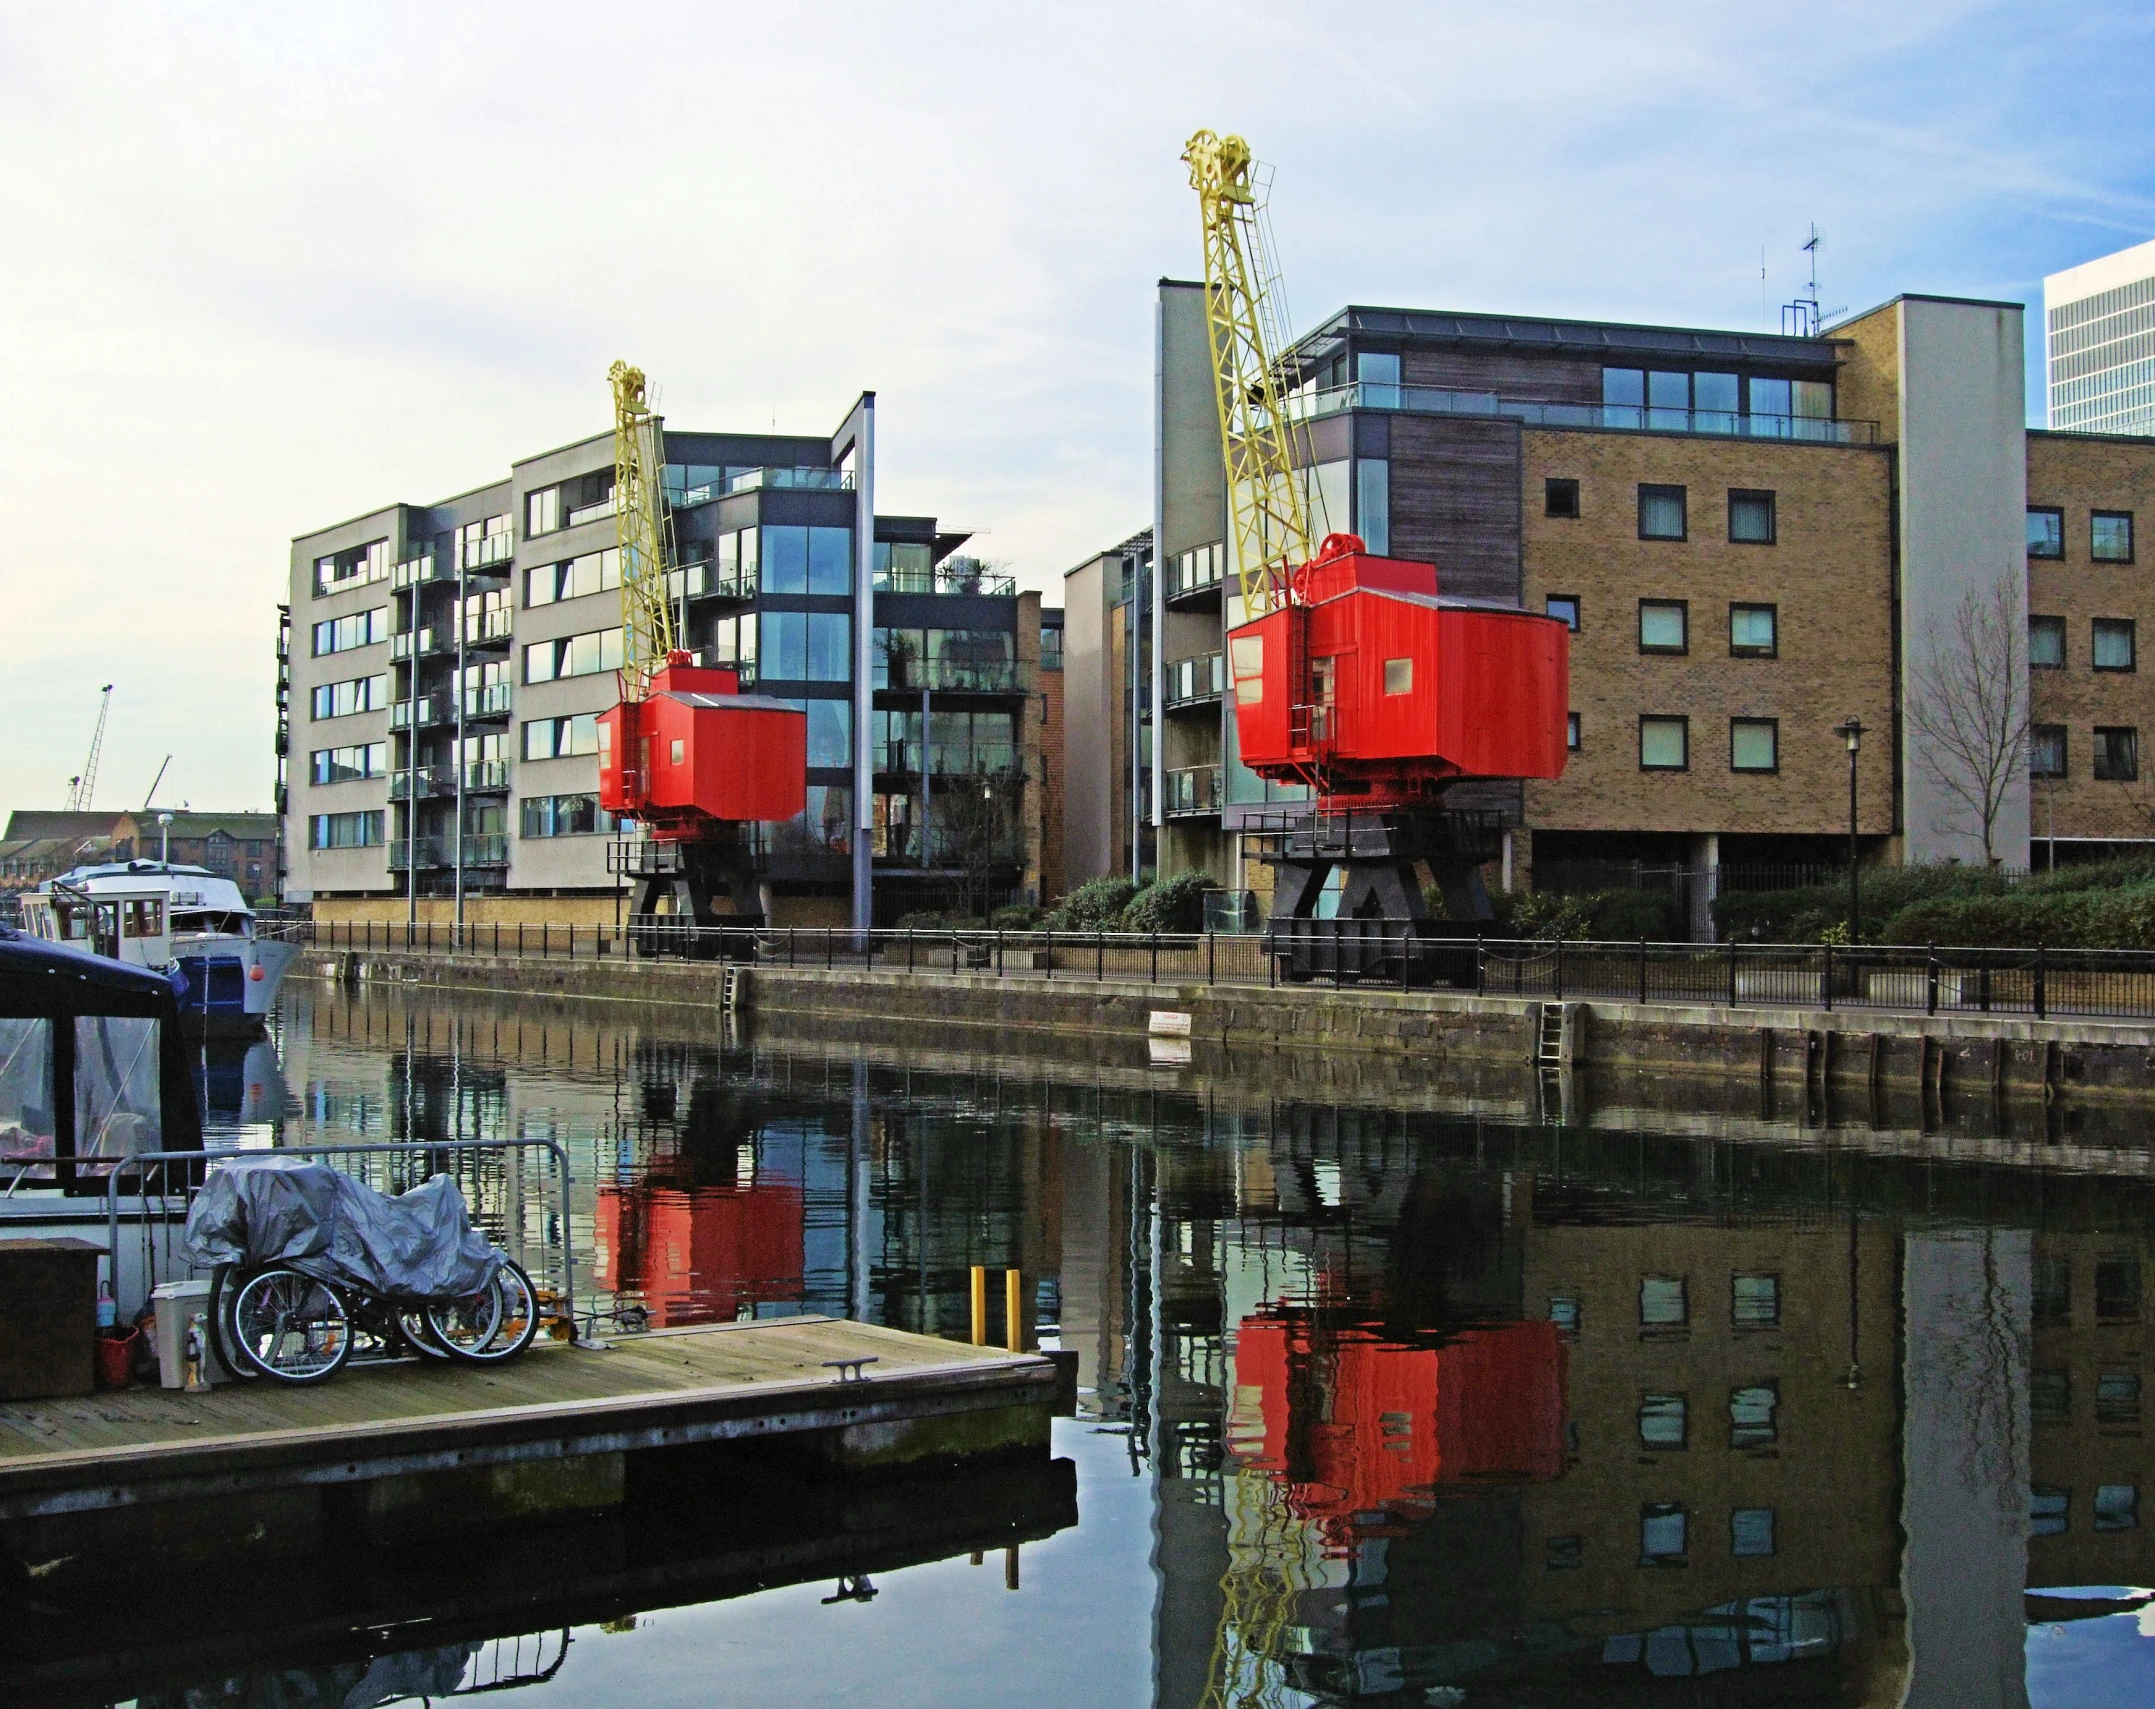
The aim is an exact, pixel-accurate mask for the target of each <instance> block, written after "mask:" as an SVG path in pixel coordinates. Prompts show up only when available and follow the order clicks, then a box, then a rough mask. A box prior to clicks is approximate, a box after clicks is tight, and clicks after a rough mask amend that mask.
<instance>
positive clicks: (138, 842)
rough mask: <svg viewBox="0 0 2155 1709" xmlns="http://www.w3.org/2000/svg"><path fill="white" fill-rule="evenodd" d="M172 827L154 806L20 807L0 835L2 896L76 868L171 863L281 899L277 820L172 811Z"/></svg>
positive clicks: (257, 896)
mask: <svg viewBox="0 0 2155 1709" xmlns="http://www.w3.org/2000/svg"><path fill="white" fill-rule="evenodd" d="M170 817H171V821H172V822H171V823H170V824H169V825H160V824H159V823H158V812H157V810H156V809H154V808H147V807H139V808H134V809H131V810H129V811H126V812H121V813H114V812H109V811H107V812H74V811H68V810H43V809H35V808H17V809H16V810H15V811H14V812H12V813H10V814H9V815H8V823H7V829H6V831H5V832H4V833H0V894H13V893H17V892H20V891H24V890H34V889H36V888H37V886H38V885H39V884H41V883H43V882H44V881H45V880H46V879H48V878H53V877H57V876H58V875H59V874H61V873H63V872H66V871H68V870H70V869H71V868H73V867H78V866H89V865H94V864H97V863H100V862H104V861H117V860H158V859H161V858H165V857H166V856H167V855H168V854H169V858H170V859H171V861H172V863H173V864H174V865H175V866H199V867H203V868H205V869H207V870H208V871H210V872H214V873H216V874H217V875H218V876H219V877H221V878H229V879H231V880H232V882H233V883H235V884H237V885H238V886H239V888H240V893H241V894H242V895H244V896H246V897H248V898H250V899H252V900H255V901H274V900H275V899H276V895H277V851H278V845H277V829H278V821H277V815H276V814H274V813H195V812H190V811H186V810H182V809H174V810H173V811H172V813H171V815H170Z"/></svg>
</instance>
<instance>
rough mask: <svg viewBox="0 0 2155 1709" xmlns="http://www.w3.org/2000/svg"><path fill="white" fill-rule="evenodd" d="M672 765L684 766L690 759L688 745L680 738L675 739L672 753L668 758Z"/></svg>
mask: <svg viewBox="0 0 2155 1709" xmlns="http://www.w3.org/2000/svg"><path fill="white" fill-rule="evenodd" d="M666 757H667V763H668V764H670V765H682V764H684V763H686V761H687V759H688V743H687V741H686V740H684V739H683V738H682V737H680V736H676V737H674V739H673V745H672V751H671V752H670V753H669V754H668V755H667V756H666Z"/></svg>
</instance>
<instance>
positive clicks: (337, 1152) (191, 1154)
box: [98, 1137, 576, 1340]
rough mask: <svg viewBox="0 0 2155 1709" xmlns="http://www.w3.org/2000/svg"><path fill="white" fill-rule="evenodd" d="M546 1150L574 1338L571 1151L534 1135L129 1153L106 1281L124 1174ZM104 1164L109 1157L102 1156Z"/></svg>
mask: <svg viewBox="0 0 2155 1709" xmlns="http://www.w3.org/2000/svg"><path fill="white" fill-rule="evenodd" d="M524 1150H538V1151H545V1152H548V1153H550V1154H551V1155H552V1157H553V1160H554V1171H555V1174H556V1176H557V1177H558V1178H559V1181H560V1184H561V1206H560V1213H559V1215H558V1217H557V1218H556V1223H557V1226H558V1227H559V1228H560V1230H561V1309H562V1313H563V1315H564V1316H565V1317H566V1318H567V1320H568V1323H569V1333H570V1338H571V1339H572V1340H573V1339H574V1338H575V1334H576V1249H575V1234H574V1231H573V1227H572V1219H571V1217H570V1215H569V1186H570V1171H569V1154H568V1151H567V1149H566V1148H565V1147H564V1146H563V1145H562V1144H561V1142H560V1141H559V1140H555V1139H530V1138H523V1137H519V1138H516V1139H398V1140H386V1141H374V1142H370V1143H368V1144H364V1145H281V1146H278V1147H276V1148H275V1149H274V1150H272V1151H208V1150H204V1151H137V1152H134V1153H132V1154H131V1155H129V1156H126V1157H116V1158H112V1159H109V1161H110V1162H111V1164H112V1166H113V1167H112V1172H111V1173H110V1174H109V1175H108V1176H107V1177H106V1180H105V1230H106V1251H105V1263H106V1266H107V1279H108V1280H110V1282H111V1283H112V1290H113V1293H114V1294H115V1295H117V1294H118V1293H119V1282H120V1262H119V1261H120V1191H119V1188H120V1178H121V1176H123V1175H125V1174H126V1173H127V1172H128V1171H129V1170H135V1171H137V1172H139V1171H141V1170H142V1169H144V1168H145V1167H147V1166H149V1165H151V1164H171V1163H188V1164H202V1165H204V1173H205V1174H206V1173H207V1172H208V1170H209V1169H210V1168H214V1167H216V1166H218V1165H220V1164H230V1163H233V1162H236V1161H242V1160H246V1159H251V1158H259V1157H347V1156H354V1155H358V1154H361V1153H384V1152H412V1151H425V1152H444V1151H447V1152H470V1153H477V1152H482V1151H524ZM98 1161H99V1162H101V1163H102V1162H106V1161H108V1160H107V1159H103V1158H100V1159H99V1160H98ZM200 1190H201V1189H200V1183H198V1182H189V1183H188V1185H187V1193H188V1195H189V1197H190V1198H191V1197H192V1196H193V1194H195V1193H196V1192H199V1191H200ZM158 1196H159V1197H160V1198H170V1197H171V1194H170V1193H169V1192H161V1193H160V1194H159V1195H158ZM136 1197H137V1198H139V1199H141V1200H143V1201H145V1202H144V1204H143V1208H142V1209H141V1211H140V1212H139V1220H140V1221H142V1222H144V1223H147V1222H148V1221H149V1220H150V1212H149V1207H148V1204H147V1200H148V1199H149V1197H150V1194H149V1190H148V1186H147V1184H146V1183H143V1184H138V1186H137V1188H136Z"/></svg>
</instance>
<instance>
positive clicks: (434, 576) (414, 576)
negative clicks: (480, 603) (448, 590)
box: [389, 552, 456, 593]
mask: <svg viewBox="0 0 2155 1709" xmlns="http://www.w3.org/2000/svg"><path fill="white" fill-rule="evenodd" d="M454 580H456V571H455V570H454V569H453V568H452V567H450V566H449V565H447V564H444V563H443V562H442V561H441V560H440V559H439V558H437V557H435V556H434V554H433V553H432V552H429V553H427V554H426V555H425V556H424V557H421V558H407V559H405V560H404V562H403V563H401V564H399V565H398V566H397V567H396V573H395V575H393V576H392V577H391V578H390V582H389V585H390V586H391V587H393V588H394V589H396V591H397V592H399V593H403V592H405V591H406V590H407V589H409V588H415V587H425V586H426V585H427V584H428V583H429V582H449V581H454Z"/></svg>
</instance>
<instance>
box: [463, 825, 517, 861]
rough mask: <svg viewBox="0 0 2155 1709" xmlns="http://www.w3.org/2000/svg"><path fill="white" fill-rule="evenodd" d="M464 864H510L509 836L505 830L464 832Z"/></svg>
mask: <svg viewBox="0 0 2155 1709" xmlns="http://www.w3.org/2000/svg"><path fill="white" fill-rule="evenodd" d="M464 864H465V865H466V866H507V865H508V864H509V838H508V834H507V833H506V832H504V831H480V832H476V833H474V832H471V831H466V832H465V833H464Z"/></svg>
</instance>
